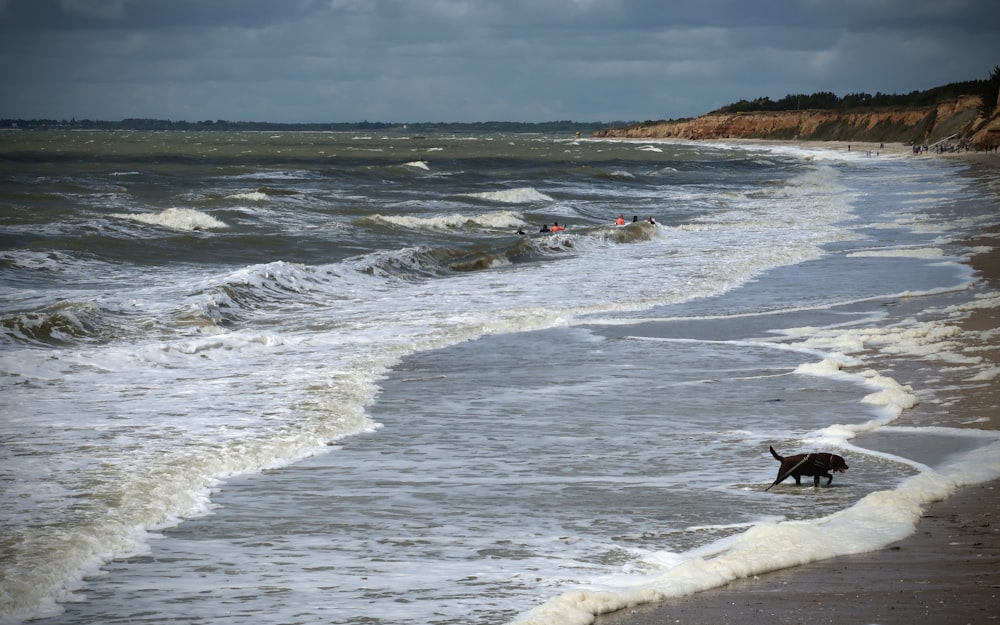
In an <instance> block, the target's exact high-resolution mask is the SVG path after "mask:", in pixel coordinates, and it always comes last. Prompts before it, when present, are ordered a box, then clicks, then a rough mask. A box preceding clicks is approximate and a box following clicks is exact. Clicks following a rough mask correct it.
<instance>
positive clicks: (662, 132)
mask: <svg viewBox="0 0 1000 625" xmlns="http://www.w3.org/2000/svg"><path fill="white" fill-rule="evenodd" d="M978 109H979V98H978V97H977V96H965V97H962V98H959V99H957V100H954V101H951V102H947V103H943V104H939V105H937V106H928V107H921V108H907V109H893V110H890V109H886V110H879V111H849V112H838V111H832V110H807V111H778V112H770V111H757V112H750V113H710V114H708V115H702V116H701V117H697V118H695V119H689V120H681V121H670V122H659V123H655V124H648V125H641V126H632V127H629V128H620V129H607V130H602V131H599V132H597V133H594V136H598V137H623V138H626V137H627V138H634V139H660V138H679V139H733V138H739V139H803V140H805V139H808V140H818V141H823V140H828V141H893V142H900V141H902V142H919V143H926V142H933V141H936V140H938V139H943V138H945V137H948V136H951V135H953V134H956V133H958V134H964V135H967V134H968V133H969V132H970V131H971V130H972V129H973V127H974V126H975V125H976V123H977V121H981V120H979V110H978ZM977 134H978V133H977Z"/></svg>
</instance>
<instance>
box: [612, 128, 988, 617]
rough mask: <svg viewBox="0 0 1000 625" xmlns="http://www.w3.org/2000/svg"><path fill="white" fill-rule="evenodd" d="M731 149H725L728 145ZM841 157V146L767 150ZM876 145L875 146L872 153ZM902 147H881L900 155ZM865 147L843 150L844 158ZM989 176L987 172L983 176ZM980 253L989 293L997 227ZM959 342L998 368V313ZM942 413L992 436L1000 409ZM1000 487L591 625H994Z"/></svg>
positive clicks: (964, 399)
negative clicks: (879, 532) (853, 547)
mask: <svg viewBox="0 0 1000 625" xmlns="http://www.w3.org/2000/svg"><path fill="white" fill-rule="evenodd" d="M730 143H731V142H730ZM747 143H754V144H756V145H761V144H763V145H767V144H769V143H787V144H790V145H796V146H797V147H817V148H825V149H834V150H844V151H846V150H847V145H848V144H847V143H846V142H795V141H789V142H768V141H756V140H755V141H747ZM876 145H877V144H876ZM901 148H906V149H907V153H908V154H909V153H910V152H908V150H909V148H908V147H907V146H894V147H892V148H891V146H888V145H887V146H886V148H885V149H883V150H881V153H882V154H886V153H890V154H892V153H895V154H902V153H903V152H902V150H901ZM858 149H865V150H866V151H867V147H866V144H852V150H858ZM913 157H914V158H934V157H939V158H940V157H944V158H949V159H956V160H962V161H966V162H969V163H970V164H971V165H972V166H973V167H975V168H978V167H982V166H986V167H988V168H994V167H998V166H1000V155H997V154H987V153H982V152H968V153H954V154H940V155H939V154H934V153H930V154H923V155H917V154H913ZM990 175H993V172H990ZM966 245H968V246H969V247H973V246H975V247H978V248H981V249H985V250H986V251H982V252H980V253H978V254H976V255H974V256H972V257H971V258H970V260H969V264H970V265H971V266H972V267H973V268H974V269H975V270H976V271H977V272H978V274H979V276H980V279H981V280H982V281H983V282H984V283H985V284H986V285H988V286H989V288H992V289H996V288H1000V225H993V226H992V227H991V228H988V229H987V231H986V232H983V233H980V234H979V235H976V236H973V237H970V238H969V239H968V240H966ZM959 325H960V327H961V328H962V330H963V334H962V335H961V338H959V339H958V340H959V341H962V342H963V343H964V344H965V345H966V347H968V348H971V349H974V350H976V352H977V353H978V354H980V355H981V356H982V357H983V358H984V360H987V361H989V362H992V363H994V364H996V363H1000V347H998V346H996V345H994V344H993V343H992V342H991V341H990V339H989V336H988V335H987V336H986V337H983V336H982V335H981V334H977V333H983V332H987V331H996V330H997V329H998V328H1000V310H998V309H995V308H981V309H977V310H975V311H973V312H972V313H971V314H970V315H969V316H968V317H967V318H965V319H964V320H962V321H961V322H959ZM943 395H946V396H947V403H946V404H945V405H946V407H940V406H939V407H938V409H943V410H945V411H946V412H947V413H949V414H950V415H952V416H953V417H955V421H956V423H955V424H953V425H952V426H953V427H969V428H973V429H986V430H1000V420H998V419H996V418H993V417H990V415H993V414H997V412H998V410H1000V394H998V393H997V392H996V390H995V385H994V384H992V383H987V384H981V383H980V384H976V383H971V382H970V383H966V384H964V385H962V386H961V387H960V388H957V389H954V390H949V391H948V392H947V393H944V394H943ZM998 565H1000V480H993V481H990V482H985V483H981V484H976V485H972V486H966V487H962V488H960V489H958V490H957V491H956V492H955V493H953V494H952V495H951V496H949V497H948V498H947V499H945V500H943V501H939V502H936V503H934V504H931V505H930V506H928V507H927V508H926V509H925V510H924V512H923V514H922V516H921V518H920V521H919V522H918V524H917V526H916V528H915V530H914V532H913V533H912V534H910V535H909V536H907V537H906V538H904V539H902V540H900V541H897V542H895V543H892V544H890V545H887V546H886V547H885V548H883V549H881V550H879V551H874V552H870V553H864V554H857V555H848V556H840V557H836V558H831V559H829V560H822V561H818V562H812V563H809V564H805V565H801V566H796V567H792V568H788V569H781V570H778V571H773V572H770V573H767V574H763V575H759V576H755V577H753V578H747V579H740V580H735V581H733V582H730V583H728V584H726V585H724V586H721V587H719V588H714V589H710V590H707V591H703V592H700V593H696V594H693V595H687V596H684V597H677V598H671V599H667V600H666V601H663V602H660V603H655V604H647V605H642V606H639V607H634V608H629V609H624V610H619V611H617V612H612V613H609V614H605V615H602V616H598V617H597V618H596V620H595V621H594V622H595V624H596V625H667V624H668V623H669V624H671V625H728V624H732V623H738V622H772V623H779V624H781V623H809V622H818V623H858V624H861V623H873V624H875V623H877V624H879V625H911V624H912V623H916V622H919V623H924V624H928V625H953V624H963V623H977V624H981V623H1000V615H998V614H997V613H996V607H997V605H1000V604H998V598H1000V566H998Z"/></svg>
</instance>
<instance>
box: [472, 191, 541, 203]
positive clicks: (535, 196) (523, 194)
mask: <svg viewBox="0 0 1000 625" xmlns="http://www.w3.org/2000/svg"><path fill="white" fill-rule="evenodd" d="M463 195H464V196H465V197H472V198H476V199H479V200H487V201H490V202H501V203H503V204H532V203H536V202H552V201H554V200H553V199H552V197H550V196H548V195H545V194H544V193H541V192H540V191H538V189H535V188H534V187H519V188H517V189H504V190H502V191H483V192H482V193H466V194H463Z"/></svg>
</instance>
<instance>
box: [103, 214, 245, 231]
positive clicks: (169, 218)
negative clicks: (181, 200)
mask: <svg viewBox="0 0 1000 625" xmlns="http://www.w3.org/2000/svg"><path fill="white" fill-rule="evenodd" d="M111 216H112V217H115V218H117V219H129V220H132V221H138V222H142V223H145V224H150V225H154V226H163V227H165V228H171V229H173V230H185V231H190V230H215V229H220V228H228V227H229V226H227V225H226V224H225V223H224V222H222V221H219V220H218V219H216V218H215V217H212V216H211V215H207V214H205V213H202V212H200V211H196V210H193V209H190V208H168V209H166V210H164V211H161V212H159V213H115V214H112V215H111Z"/></svg>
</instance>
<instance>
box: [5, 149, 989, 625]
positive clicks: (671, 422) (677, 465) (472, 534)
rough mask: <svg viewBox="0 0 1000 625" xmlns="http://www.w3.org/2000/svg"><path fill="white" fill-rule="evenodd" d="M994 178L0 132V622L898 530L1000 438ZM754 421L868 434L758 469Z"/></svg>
mask: <svg viewBox="0 0 1000 625" xmlns="http://www.w3.org/2000/svg"><path fill="white" fill-rule="evenodd" d="M998 200H1000V184H998V183H997V181H996V180H991V179H990V178H984V177H977V176H974V175H972V174H971V173H970V171H969V170H967V169H966V166H964V165H962V164H958V163H955V162H949V161H945V160H942V159H934V158H923V159H922V158H920V157H914V156H911V155H906V156H905V157H900V156H898V157H889V156H885V155H883V156H878V157H877V156H874V155H871V156H869V155H868V154H867V153H865V152H864V151H861V150H854V151H852V152H838V151H833V150H821V149H809V148H805V147H794V146H788V145H763V146H754V145H726V144H722V143H711V144H709V143H640V142H626V141H620V142H615V141H601V140H580V139H574V138H573V137H562V136H546V135H526V134H524V135H517V134H512V135H446V134H441V135H429V136H423V137H413V136H409V135H407V134H406V133H405V132H402V131H401V132H399V133H388V134H387V133H383V132H380V133H377V134H372V135H360V134H350V133H347V134H340V133H266V132H265V133H250V132H246V133H241V132H233V133H224V132H204V133H194V132H192V133H185V132H162V133H136V132H56V131H31V132H7V133H4V134H3V135H0V296H2V297H0V385H2V389H0V510H2V515H0V622H4V623H17V622H23V621H27V620H33V621H34V622H37V623H41V624H43V625H67V624H84V623H87V624H89V623H105V624H112V623H165V622H178V621H183V622H190V623H199V624H212V623H218V624H230V623H242V622H253V623H255V624H262V625H277V624H279V623H280V624H290V623H304V624H313V623H343V624H348V623H350V624H358V623H367V624H371V625H375V624H385V625H389V624H393V625H405V624H413V625H426V624H463V625H480V624H482V625H486V624H490V625H493V624H503V623H532V624H552V625H572V624H575V623H581V624H582V623H589V622H591V621H592V619H593V615H594V614H597V613H600V612H605V611H608V610H613V609H619V608H623V607H627V606H629V605H635V604H639V603H644V602H652V601H657V600H661V599H663V598H666V597H670V596H677V595H682V594H687V593H690V592H695V591H698V590H703V589H706V588H711V587H714V586H718V585H721V584H724V583H726V582H727V581H730V580H732V579H735V578H739V577H744V576H752V575H755V574H757V573H761V572H764V571H768V570H773V569H775V568H781V567H788V566H795V565H798V564H802V563H805V562H809V561H812V560H816V559H822V558H828V557H833V556H835V555H838V554H846V553H856V552H862V551H869V550H874V549H878V548H881V547H883V546H885V545H887V544H889V543H891V542H893V541H895V540H898V539H900V538H903V537H905V536H906V535H908V534H909V533H911V532H912V531H913V530H914V527H915V523H916V521H917V519H918V518H919V516H920V513H921V510H922V508H923V507H924V506H926V505H927V504H928V503H929V502H931V501H934V500H936V499H941V498H943V497H946V496H947V495H948V494H950V493H951V492H953V491H954V490H955V489H956V488H958V487H961V486H962V485H967V484H973V483H978V482H982V481H985V480H989V479H994V478H996V477H998V476H1000V461H998V458H1000V454H998V452H1000V439H998V438H997V436H996V433H995V432H990V431H985V430H980V429H977V428H976V427H975V425H976V420H977V415H971V416H970V415H967V414H965V415H960V414H959V413H958V412H957V411H956V410H953V403H954V398H953V397H952V396H951V395H949V391H951V390H954V388H956V387H957V386H960V385H969V384H972V385H975V384H980V385H984V386H985V385H990V384H994V383H995V378H996V377H997V375H998V372H997V371H996V370H995V369H993V368H991V366H990V365H988V364H987V363H985V362H984V361H983V360H982V359H981V358H980V357H978V356H977V355H976V353H975V352H974V351H970V350H968V349H964V348H963V347H962V346H963V343H962V341H958V340H956V337H957V335H958V332H959V329H958V324H959V322H960V321H961V320H962V319H963V318H964V317H966V316H967V315H969V314H970V312H972V311H973V310H975V309H976V308H983V307H996V306H997V305H998V302H1000V295H998V294H997V293H994V292H991V291H990V290H989V289H988V287H987V286H986V284H985V283H984V282H982V281H981V280H979V278H978V276H977V275H976V273H975V272H974V271H973V270H972V269H971V268H970V266H969V265H968V263H967V259H968V258H969V257H970V256H971V255H972V254H974V253H975V252H977V251H981V250H977V249H975V248H972V247H970V246H969V245H970V244H968V243H966V241H968V239H969V237H970V236H972V235H975V234H976V233H977V232H978V231H980V230H981V229H982V228H983V227H985V226H992V225H994V224H995V221H996V213H995V210H996V208H995V207H996V206H997V204H998ZM619 215H623V216H624V217H625V219H626V221H627V222H628V223H627V224H626V225H624V226H616V225H615V223H614V222H615V219H616V218H617V217H618V216H619ZM650 217H652V218H653V220H654V221H655V223H650V222H649V221H647V218H650ZM633 218H635V223H632V222H633ZM554 222H558V223H559V224H563V225H565V226H566V229H565V230H564V231H562V232H557V233H551V234H545V233H540V232H539V229H540V228H541V226H542V224H549V225H551V224H553V223H554ZM519 230H521V231H523V232H524V234H519V232H518V231H519ZM979 338H980V339H983V340H986V341H988V340H989V338H990V337H988V336H985V337H983V336H980V337H979ZM986 417H987V415H978V418H983V419H985V418H986ZM970 425H971V426H972V427H969V426H970ZM956 426H963V427H956ZM770 445H773V446H774V447H775V448H776V449H777V450H778V451H779V453H782V454H786V455H790V454H792V453H799V452H810V451H830V452H834V453H838V454H841V455H843V456H844V457H845V458H846V459H847V462H848V464H849V465H850V469H849V470H848V471H847V472H846V473H842V474H839V473H838V474H836V476H835V477H834V480H833V482H832V484H831V485H830V486H826V482H825V480H824V481H823V482H822V484H821V486H820V487H819V488H814V487H813V485H812V481H811V479H810V478H805V479H804V480H803V485H802V486H801V487H796V486H795V485H794V483H793V482H792V480H791V479H789V480H787V481H785V482H783V483H782V484H779V485H777V486H775V487H774V488H771V489H770V490H766V489H767V488H768V486H770V485H771V482H772V481H773V480H774V479H775V476H776V472H777V462H776V461H775V460H774V459H773V458H772V457H771V455H770V453H769V452H768V446H770ZM36 619H37V620H36Z"/></svg>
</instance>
